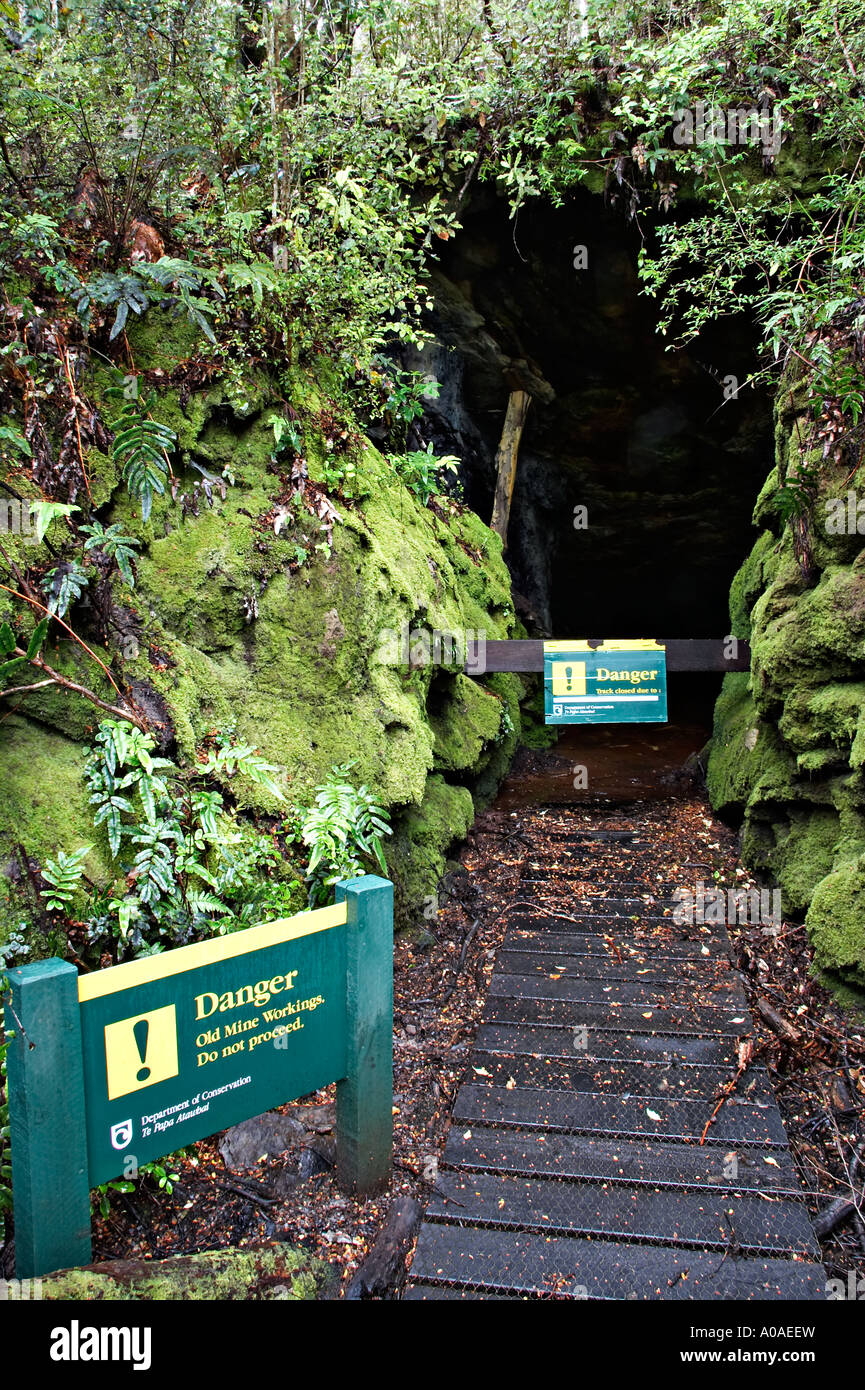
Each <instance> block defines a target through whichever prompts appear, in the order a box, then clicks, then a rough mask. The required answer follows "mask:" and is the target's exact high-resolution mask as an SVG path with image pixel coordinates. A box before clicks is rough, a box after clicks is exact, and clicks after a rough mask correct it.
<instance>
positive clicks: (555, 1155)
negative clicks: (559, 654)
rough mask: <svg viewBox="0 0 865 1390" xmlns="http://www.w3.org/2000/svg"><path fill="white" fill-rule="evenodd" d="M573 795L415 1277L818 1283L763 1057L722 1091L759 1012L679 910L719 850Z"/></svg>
mask: <svg viewBox="0 0 865 1390" xmlns="http://www.w3.org/2000/svg"><path fill="white" fill-rule="evenodd" d="M566 815H567V813H561V812H559V811H557V812H556V819H555V822H554V824H553V825H552V826H551V825H547V824H544V823H542V824H541V825H540V826H539V827H538V828H537V829H538V833H539V834H542V835H544V836H545V837H546V838H545V839H544V842H543V843H542V844H538V845H537V847H536V848H535V849H534V852H533V853H532V852H531V850H530V854H529V857H528V859H527V861H526V863H525V864H524V867H523V870H522V875H523V876H522V878H521V881H520V883H519V885H518V888H517V892H516V896H515V898H514V901H513V904H512V906H513V911H512V912H507V915H505V916H504V921H503V926H504V928H505V936H504V942H503V945H502V946H501V947H500V948H499V951H498V954H497V958H496V962H495V968H494V971H493V976H492V980H491V983H490V987H489V992H488V996H487V999H486V1002H485V1006H484V1012H483V1020H482V1022H481V1024H480V1026H479V1028H478V1031H477V1034H476V1037H475V1043H474V1048H473V1051H472V1053H471V1057H470V1063H469V1066H468V1068H467V1070H466V1079H465V1081H464V1082H463V1084H462V1086H461V1087H460V1090H459V1092H458V1094H457V1097H456V1101H455V1104H454V1109H453V1123H452V1125H451V1130H450V1133H449V1136H448V1139H447V1143H446V1146H445V1152H444V1157H443V1163H442V1166H441V1168H440V1170H439V1175H438V1180H437V1185H436V1195H435V1197H434V1199H433V1201H432V1203H431V1205H430V1208H429V1210H428V1213H427V1216H426V1219H425V1221H424V1224H423V1226H422V1228H421V1232H420V1236H419V1239H418V1243H417V1249H416V1253H415V1256H414V1261H413V1265H412V1268H411V1273H410V1279H409V1288H408V1292H407V1294H406V1296H407V1297H408V1298H411V1299H414V1300H423V1301H428V1300H433V1299H437V1298H448V1299H454V1300H458V1299H462V1298H467V1299H475V1298H493V1299H502V1300H511V1301H513V1300H517V1301H526V1300H532V1299H544V1298H546V1299H549V1298H570V1299H577V1298H606V1299H646V1300H657V1299H702V1300H712V1299H716V1300H720V1299H724V1300H735V1299H751V1298H756V1299H767V1300H777V1299H779V1298H780V1299H821V1298H824V1297H825V1289H826V1284H825V1278H826V1276H825V1271H824V1270H823V1269H822V1267H821V1266H820V1264H819V1263H817V1262H814V1263H812V1262H811V1261H810V1260H809V1259H807V1258H806V1257H808V1256H814V1257H815V1258H819V1255H818V1246H817V1243H816V1241H815V1238H814V1235H813V1231H812V1228H811V1224H810V1220H809V1214H808V1207H807V1205H806V1203H805V1201H804V1200H803V1196H804V1194H803V1192H802V1189H801V1185H800V1183H799V1180H798V1177H797V1174H796V1171H795V1169H794V1166H793V1162H792V1158H791V1155H790V1152H789V1148H788V1144H787V1136H786V1132H785V1130H784V1125H783V1122H782V1120H781V1115H780V1112H779V1110H778V1106H777V1103H776V1101H775V1098H774V1094H773V1091H772V1087H771V1084H770V1080H769V1073H768V1072H767V1070H766V1068H765V1067H761V1066H754V1067H751V1068H749V1069H748V1070H747V1071H746V1072H745V1074H744V1076H743V1077H740V1078H739V1079H738V1081H737V1082H736V1091H735V1093H734V1094H732V1095H729V1094H727V1090H728V1087H729V1086H730V1085H731V1084H732V1082H733V1081H734V1079H735V1078H736V1076H737V1068H738V1062H739V1050H740V1044H741V1040H742V1039H743V1038H748V1037H752V1036H753V1032H754V1027H753V1022H752V1019H751V1015H750V1012H749V1009H748V1005H747V1001H746V996H745V992H744V990H743V987H742V985H743V981H742V978H741V976H740V974H739V972H738V970H736V969H735V957H734V955H733V952H732V947H731V942H730V937H729V934H728V931H727V928H726V925H725V924H724V923H721V922H713V921H709V922H695V923H688V922H685V923H682V922H677V921H676V920H675V917H676V916H678V915H681V912H678V911H677V908H678V907H679V901H678V899H679V897H680V896H681V893H680V891H679V890H680V889H681V887H683V886H684V887H685V888H690V889H691V891H696V885H698V884H699V883H700V882H704V883H706V885H707V887H712V886H713V885H712V884H711V882H710V875H711V869H710V867H709V865H708V864H703V863H701V862H698V861H688V860H685V861H679V860H678V859H677V858H676V857H675V856H674V855H672V854H671V853H670V852H669V846H668V845H665V844H664V843H663V842H661V843H660V844H656V843H653V836H654V835H655V834H656V827H655V825H654V824H648V825H646V826H643V825H639V826H636V825H633V826H632V827H631V828H630V829H628V828H626V827H627V825H628V822H627V819H626V818H623V819H622V820H616V821H614V822H613V823H612V825H606V826H598V825H597V820H596V821H595V822H594V824H595V826H596V827H597V828H596V829H592V828H591V823H589V824H588V825H587V827H586V828H585V829H582V828H581V827H580V825H579V824H576V825H575V824H574V823H573V822H570V823H569V822H568V821H567V819H566V818H565V817H566ZM582 824H583V825H586V821H585V820H583V822H582ZM528 833H531V832H528ZM551 839H552V840H554V843H550V840H551ZM748 906H749V909H750V899H749V902H748ZM782 1254H783V1255H785V1256H787V1258H778V1256H780V1255H782Z"/></svg>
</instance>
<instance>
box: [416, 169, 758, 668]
mask: <svg viewBox="0 0 865 1390" xmlns="http://www.w3.org/2000/svg"><path fill="white" fill-rule="evenodd" d="M463 221H464V229H463V231H462V232H461V233H460V234H459V236H458V237H456V238H455V240H454V241H453V242H452V243H449V244H448V245H447V246H445V247H444V249H443V250H442V252H441V255H440V260H439V262H438V265H437V266H436V268H435V269H434V270H433V272H432V275H431V279H430V284H431V289H432V292H433V297H434V302H435V311H434V315H433V318H432V328H433V331H434V332H435V335H436V340H437V341H436V345H435V346H434V347H429V348H427V349H426V350H425V351H424V352H423V353H422V354H418V356H417V357H416V358H415V359H414V361H413V363H412V364H411V365H413V366H415V367H416V369H418V370H421V371H423V372H426V373H429V374H431V375H434V376H435V377H436V378H437V379H438V380H439V382H440V383H441V392H440V395H439V398H438V399H437V400H435V401H431V402H430V405H429V410H428V413H427V416H426V419H425V437H426V438H432V439H433V440H434V442H435V444H436V448H437V450H438V451H440V452H451V453H455V454H458V455H459V456H460V457H461V458H462V460H463V469H462V481H463V487H464V491H465V497H466V501H467V502H468V504H469V505H470V506H471V507H472V508H473V509H474V510H476V511H477V512H478V513H479V515H481V516H482V517H483V518H484V519H485V520H489V518H490V515H491V511H492V499H493V490H494V486H495V454H496V449H497V446H498V442H499V438H500V433H501V428H502V423H503V420H504V414H505V409H506V405H507V399H508V394H509V392H510V391H512V390H517V389H522V390H527V391H529V392H530V393H531V395H532V404H531V407H530V409H529V414H528V418H527V423H526V427H525V430H524V433H523V436H522V441H521V445H520V451H519V465H518V469H517V479H516V486H515V490H514V496H513V503H512V509H511V517H510V525H509V531H508V550H507V558H508V563H509V566H510V569H511V572H512V575H513V579H514V588H515V592H516V593H517V594H518V596H519V598H518V603H519V606H520V609H521V615H522V616H523V617H524V619H525V620H526V622H527V626H528V627H529V628H530V629H531V630H532V631H534V632H537V633H538V634H544V635H552V636H556V637H567V636H575V635H591V636H603V635H605V634H606V635H608V636H618V637H621V636H662V637H663V636H666V637H708V636H722V635H724V634H725V633H726V632H727V631H728V629H729V618H728V607H727V604H728V592H729V586H730V581H731V579H732V577H733V575H734V573H735V571H736V569H737V568H738V566H739V565H740V563H741V562H742V560H743V559H744V558H745V556H746V554H747V553H748V550H749V549H750V545H751V539H750V521H751V511H752V509H753V505H754V500H755V498H756V496H757V493H758V492H759V489H760V487H761V485H762V483H763V480H764V479H765V477H766V474H767V472H768V471H769V467H770V463H771V457H772V414H771V403H770V400H769V398H768V396H767V395H766V394H764V393H762V392H761V391H759V390H757V389H755V388H754V387H746V386H745V382H746V380H747V378H748V376H749V375H750V373H751V372H752V370H753V368H754V365H755V359H754V352H753V343H752V332H751V328H750V325H749V324H748V323H747V322H746V321H744V320H739V321H732V320H731V321H726V322H722V323H719V324H716V325H709V326H707V328H706V329H705V330H704V331H703V333H702V334H701V335H700V338H699V340H698V341H697V342H696V343H695V344H694V345H689V346H687V347H686V348H684V349H681V350H677V351H666V350H665V341H664V339H663V338H662V337H661V336H659V334H658V333H657V331H656V322H657V309H656V306H655V305H654V303H653V301H652V300H651V299H650V298H648V297H647V296H645V295H641V294H640V283H639V280H638V276H637V255H638V252H639V248H640V233H639V230H638V229H637V228H636V227H635V226H634V225H633V224H630V225H629V224H627V223H626V221H625V219H624V217H623V216H622V214H621V213H620V212H618V211H617V210H615V209H611V208H608V207H607V206H605V204H604V202H603V200H602V199H601V198H600V197H598V196H594V195H591V194H588V193H586V194H581V195H579V196H575V197H573V198H572V199H571V200H570V201H569V202H568V204H567V205H566V206H564V207H560V208H553V207H551V206H549V205H544V204H542V203H535V204H532V205H531V206H528V207H526V208H524V209H523V210H522V211H521V212H520V214H519V217H518V218H517V220H516V222H514V221H511V220H510V219H509V217H508V211H507V207H506V206H505V205H504V204H503V203H502V202H501V200H499V199H498V198H496V197H495V196H494V195H493V194H492V193H489V192H487V193H482V194H481V195H480V196H479V197H477V198H476V200H475V202H474V204H473V205H472V207H471V208H470V209H469V211H468V212H467V214H466V215H465V217H464V219H463ZM579 247H584V248H585V257H584V259H585V268H575V264H574V263H575V260H578V261H579V260H582V259H583V257H582V256H581V255H580V253H579V251H576V252H575V248H579ZM580 507H582V508H585V509H586V511H585V514H583V513H580V512H578V511H577V510H576V509H577V508H580ZM583 522H585V523H586V524H585V526H584V527H583V526H582V525H581V523H583ZM575 523H576V524H575ZM715 685H717V682H715Z"/></svg>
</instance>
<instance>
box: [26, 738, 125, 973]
mask: <svg viewBox="0 0 865 1390" xmlns="http://www.w3.org/2000/svg"><path fill="white" fill-rule="evenodd" d="M0 766H2V769H3V796H2V798H0V865H2V878H0V939H2V940H4V941H5V940H6V939H7V938H8V935H9V931H10V929H12V928H13V927H18V926H19V925H20V923H21V921H22V919H23V920H25V921H26V922H27V923H28V925H29V928H30V932H31V935H30V945H31V959H37V958H39V957H41V956H45V955H51V954H52V953H53V951H54V950H57V949H59V950H60V953H61V954H62V952H63V949H64V947H63V943H62V942H59V940H58V936H57V932H56V930H55V929H54V927H53V924H52V920H51V917H50V914H47V913H45V912H44V909H43V904H42V902H41V900H40V899H39V896H38V893H37V892H36V889H35V886H34V884H33V882H32V880H31V878H30V875H29V874H28V872H27V868H26V866H25V865H23V864H22V858H21V853H20V847H21V846H23V847H24V848H25V850H26V853H27V856H28V858H29V859H30V860H31V861H33V862H34V863H35V865H36V866H39V865H42V864H44V863H45V861H46V860H47V859H49V858H54V857H55V856H56V854H57V851H58V849H66V850H70V851H71V850H76V849H79V848H80V847H81V846H82V845H85V844H91V843H93V844H94V848H93V849H92V850H91V851H90V853H89V854H88V855H87V858H86V859H85V861H84V862H85V871H86V873H87V876H88V877H89V878H90V880H91V881H92V882H93V883H96V884H101V885H105V884H107V883H109V882H110V881H111V877H112V874H111V868H110V864H109V862H108V859H107V854H106V855H103V854H102V852H101V851H100V848H99V845H98V844H96V843H95V842H96V841H97V839H98V837H97V836H96V834H95V833H94V831H93V823H92V819H91V816H90V807H89V805H88V801H87V795H88V793H87V787H86V785H85V783H84V778H83V775H82V774H83V767H84V749H83V747H82V745H81V744H79V743H75V742H73V740H71V739H68V738H64V737H63V736H62V735H61V734H58V733H55V732H54V731H53V730H51V729H46V728H44V727H42V726H41V725H39V724H34V723H31V721H30V720H27V719H24V718H22V717H21V716H20V715H17V714H13V715H9V716H7V717H6V718H5V719H4V720H3V721H2V723H0Z"/></svg>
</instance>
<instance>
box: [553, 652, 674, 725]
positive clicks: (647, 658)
mask: <svg viewBox="0 0 865 1390" xmlns="http://www.w3.org/2000/svg"><path fill="white" fill-rule="evenodd" d="M544 718H545V721H546V723H547V724H648V723H658V724H663V723H666V720H667V660H666V652H665V649H664V647H663V646H662V645H661V644H660V643H659V642H656V641H654V640H653V639H652V638H631V639H626V638H622V639H611V640H609V641H606V642H602V643H600V644H597V643H593V644H591V645H590V644H589V642H587V641H580V640H577V639H571V640H564V641H555V642H545V643H544Z"/></svg>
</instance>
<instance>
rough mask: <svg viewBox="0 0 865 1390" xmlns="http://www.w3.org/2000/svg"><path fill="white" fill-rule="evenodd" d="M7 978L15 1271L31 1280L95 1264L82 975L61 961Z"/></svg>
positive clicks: (9, 974)
mask: <svg viewBox="0 0 865 1390" xmlns="http://www.w3.org/2000/svg"><path fill="white" fill-rule="evenodd" d="M6 974H7V977H8V979H9V983H10V985H11V986H12V1001H11V1008H10V1007H9V1006H8V1005H7V1006H6V1010H5V1015H6V1025H7V1027H8V1029H9V1030H10V1031H11V1030H14V1032H15V1036H14V1037H13V1039H12V1041H11V1043H10V1045H9V1049H8V1052H7V1054H6V1062H7V1085H8V1091H9V1126H10V1134H11V1144H12V1202H13V1210H14V1214H15V1274H16V1277H17V1278H18V1279H33V1278H37V1277H38V1276H39V1275H42V1274H50V1273H51V1271H52V1270H55V1269H66V1268H68V1267H69V1266H71V1265H83V1264H88V1263H89V1261H90V1193H89V1186H88V1174H87V1138H86V1129H85V1123H84V1067H83V1061H82V1055H81V1023H80V1007H79V1004H78V971H77V970H76V969H75V966H74V965H70V964H69V963H68V962H67V961H63V960H56V959H55V960H40V961H37V962H36V963H35V964H34V965H22V966H16V967H14V968H13V969H11V970H7V972H6Z"/></svg>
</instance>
